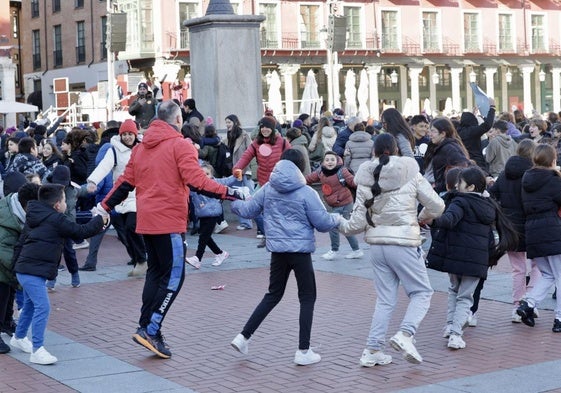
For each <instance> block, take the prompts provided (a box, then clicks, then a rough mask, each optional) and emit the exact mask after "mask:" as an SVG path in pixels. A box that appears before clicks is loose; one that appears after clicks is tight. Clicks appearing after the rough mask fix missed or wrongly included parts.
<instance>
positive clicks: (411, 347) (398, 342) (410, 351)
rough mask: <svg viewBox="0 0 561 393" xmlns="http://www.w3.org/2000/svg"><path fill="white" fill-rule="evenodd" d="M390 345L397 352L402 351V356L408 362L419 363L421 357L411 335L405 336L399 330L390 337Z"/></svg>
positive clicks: (421, 359)
mask: <svg viewBox="0 0 561 393" xmlns="http://www.w3.org/2000/svg"><path fill="white" fill-rule="evenodd" d="M390 345H391V346H392V347H393V349H395V350H396V351H398V352H403V357H404V358H405V360H407V361H408V362H409V363H414V364H421V362H422V361H423V358H422V357H421V355H420V354H419V352H417V348H415V339H414V338H413V336H410V337H407V336H406V335H405V334H404V333H403V332H402V331H401V330H400V331H399V332H397V333H396V334H395V335H394V336H393V337H392V338H390Z"/></svg>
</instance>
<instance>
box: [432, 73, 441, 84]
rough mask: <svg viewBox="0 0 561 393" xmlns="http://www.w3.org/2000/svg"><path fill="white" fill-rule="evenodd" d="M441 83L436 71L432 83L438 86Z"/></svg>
mask: <svg viewBox="0 0 561 393" xmlns="http://www.w3.org/2000/svg"><path fill="white" fill-rule="evenodd" d="M439 82H440V76H439V75H438V72H436V71H434V74H432V83H434V84H435V85H438V83H439Z"/></svg>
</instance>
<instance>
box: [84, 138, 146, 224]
mask: <svg viewBox="0 0 561 393" xmlns="http://www.w3.org/2000/svg"><path fill="white" fill-rule="evenodd" d="M110 143H111V146H113V148H114V149H107V152H106V153H105V157H103V159H102V160H101V161H100V162H99V165H98V166H97V167H96V168H95V169H94V171H93V172H92V173H91V175H90V176H88V181H92V182H94V183H95V184H99V182H100V181H101V180H103V178H104V177H105V176H107V175H108V174H109V172H111V171H113V181H116V180H117V179H118V178H119V176H121V175H122V174H123V172H124V171H125V167H126V166H127V163H128V162H129V160H130V158H131V152H132V149H131V148H130V147H127V146H125V144H123V142H121V137H120V136H119V135H115V136H113V137H112V138H111V142H110ZM113 150H115V153H116V154H117V165H115V156H114V155H113ZM115 211H116V212H117V213H130V212H135V211H136V190H133V191H131V192H129V196H128V197H127V198H126V199H125V200H124V201H123V202H121V203H119V204H118V205H117V206H115Z"/></svg>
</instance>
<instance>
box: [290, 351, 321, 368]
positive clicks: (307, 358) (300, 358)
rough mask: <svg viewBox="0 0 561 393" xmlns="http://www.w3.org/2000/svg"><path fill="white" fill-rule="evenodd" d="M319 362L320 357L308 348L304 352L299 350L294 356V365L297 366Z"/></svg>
mask: <svg viewBox="0 0 561 393" xmlns="http://www.w3.org/2000/svg"><path fill="white" fill-rule="evenodd" d="M320 360H321V356H319V354H317V353H315V352H314V351H312V348H308V350H307V351H306V352H304V351H302V350H300V349H299V350H297V351H296V353H295V354H294V363H296V364H297V365H299V366H307V365H309V364H314V363H318V362H319V361H320Z"/></svg>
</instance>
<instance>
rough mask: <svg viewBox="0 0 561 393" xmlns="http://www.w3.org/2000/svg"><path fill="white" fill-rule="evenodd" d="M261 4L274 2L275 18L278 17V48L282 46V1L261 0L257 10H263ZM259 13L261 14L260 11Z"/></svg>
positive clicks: (276, 26)
mask: <svg viewBox="0 0 561 393" xmlns="http://www.w3.org/2000/svg"><path fill="white" fill-rule="evenodd" d="M261 4H272V5H274V6H275V19H276V22H277V23H276V25H275V29H276V40H277V48H282V47H283V46H282V20H281V3H280V2H279V1H271V0H269V1H259V3H258V4H257V12H258V13H259V12H260V10H261ZM258 15H261V14H260V13H259V14H258Z"/></svg>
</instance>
